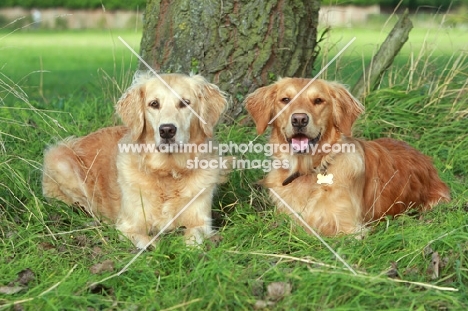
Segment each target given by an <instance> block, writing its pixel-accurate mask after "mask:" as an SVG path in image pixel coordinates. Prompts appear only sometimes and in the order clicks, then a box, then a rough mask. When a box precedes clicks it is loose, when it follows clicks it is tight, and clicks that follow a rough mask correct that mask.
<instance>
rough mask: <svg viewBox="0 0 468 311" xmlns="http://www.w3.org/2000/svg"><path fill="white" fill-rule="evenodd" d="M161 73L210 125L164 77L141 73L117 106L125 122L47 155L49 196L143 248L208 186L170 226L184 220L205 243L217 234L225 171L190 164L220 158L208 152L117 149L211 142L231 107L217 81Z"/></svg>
mask: <svg viewBox="0 0 468 311" xmlns="http://www.w3.org/2000/svg"><path fill="white" fill-rule="evenodd" d="M161 77H162V78H163V79H164V81H166V83H167V84H169V85H170V86H171V88H172V89H174V90H175V91H176V92H177V93H178V94H180V96H181V97H182V99H184V100H185V101H186V103H188V104H189V105H190V107H191V108H192V109H193V110H194V111H195V112H196V113H197V114H198V115H199V116H200V117H202V118H203V120H205V121H206V124H204V123H203V122H201V121H200V120H199V119H198V117H197V116H196V115H195V114H194V113H193V112H191V111H190V110H189V108H188V107H187V106H186V105H185V104H184V103H182V102H181V101H180V100H179V99H178V98H177V97H176V96H175V95H174V94H173V93H172V92H171V91H170V90H169V88H167V87H166V86H165V85H164V84H163V83H162V82H161V81H160V80H159V79H157V78H156V77H154V76H152V75H150V74H148V73H139V74H137V75H135V78H134V81H133V84H132V86H131V87H130V88H129V89H128V90H127V91H126V92H125V93H124V94H123V95H122V97H121V98H120V100H119V101H118V103H117V105H116V110H117V113H118V114H119V115H120V117H121V119H122V121H123V122H124V124H125V126H116V127H109V128H104V129H101V130H99V131H97V132H94V133H91V134H89V135H87V136H85V137H82V138H68V139H66V140H64V141H62V142H60V143H59V144H58V145H56V146H53V147H50V148H48V149H47V150H46V151H45V154H44V173H43V193H44V195H45V196H46V197H52V198H57V199H60V200H62V201H64V202H65V203H67V204H70V205H71V204H75V205H78V206H80V207H82V208H84V209H85V210H86V211H87V212H88V213H90V214H92V215H96V216H101V217H103V218H106V219H109V220H110V221H113V222H115V223H116V226H117V229H119V230H120V231H121V232H122V233H123V234H124V235H125V236H127V237H128V238H129V239H130V240H131V241H132V242H133V243H134V244H135V245H136V246H137V247H139V248H143V247H144V246H145V245H147V243H149V241H150V240H151V238H150V236H149V234H150V233H152V232H157V231H158V230H160V229H161V228H162V227H163V226H165V225H166V224H168V222H169V221H170V220H171V219H172V218H173V217H174V216H175V215H176V214H177V213H178V212H179V211H180V210H181V209H182V208H183V207H184V206H185V205H187V204H188V203H189V201H190V200H191V199H192V198H194V197H195V196H196V195H197V194H198V193H199V191H201V189H202V188H206V189H205V190H204V191H203V192H202V194H201V195H200V196H199V197H198V198H197V199H196V200H195V201H194V202H192V203H191V204H190V206H189V207H188V209H187V210H186V211H185V212H184V213H182V214H181V216H180V217H178V218H177V219H176V221H175V223H173V224H172V225H171V226H170V227H169V229H173V228H175V227H179V226H184V227H185V228H186V232H185V236H186V238H187V242H188V243H200V242H201V241H202V238H203V237H204V236H206V235H209V234H210V233H211V203H212V196H213V192H214V190H215V187H216V184H218V183H220V182H222V181H223V172H222V171H221V170H219V169H206V170H202V169H189V168H187V160H189V159H194V158H195V157H198V158H199V159H207V158H210V159H211V158H213V157H214V155H211V154H208V153H196V152H195V151H194V152H191V153H167V152H166V153H162V152H158V151H155V152H119V148H118V145H119V144H124V143H134V144H149V145H151V144H154V146H156V147H158V148H162V146H163V145H165V146H168V144H171V143H172V144H173V143H190V144H201V143H205V142H206V141H207V139H208V138H210V137H211V136H212V135H213V127H214V125H215V124H216V122H217V121H218V119H219V117H220V115H221V113H222V111H223V110H224V109H225V106H226V98H225V96H224V95H223V93H222V92H220V91H219V89H218V87H216V86H215V85H213V84H210V83H208V82H207V81H206V80H205V79H204V78H203V77H201V76H192V77H189V76H185V75H180V74H166V75H161ZM171 131H173V132H171ZM174 132H175V134H174ZM172 135H173V136H172ZM158 150H160V149H158Z"/></svg>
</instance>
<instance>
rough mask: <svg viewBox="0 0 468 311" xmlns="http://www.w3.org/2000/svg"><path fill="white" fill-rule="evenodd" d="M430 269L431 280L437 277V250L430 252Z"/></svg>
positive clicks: (438, 260) (438, 269) (438, 263)
mask: <svg viewBox="0 0 468 311" xmlns="http://www.w3.org/2000/svg"><path fill="white" fill-rule="evenodd" d="M430 271H432V276H431V278H432V279H433V280H434V279H438V278H439V271H440V256H439V253H438V252H434V253H432V256H431V266H430Z"/></svg>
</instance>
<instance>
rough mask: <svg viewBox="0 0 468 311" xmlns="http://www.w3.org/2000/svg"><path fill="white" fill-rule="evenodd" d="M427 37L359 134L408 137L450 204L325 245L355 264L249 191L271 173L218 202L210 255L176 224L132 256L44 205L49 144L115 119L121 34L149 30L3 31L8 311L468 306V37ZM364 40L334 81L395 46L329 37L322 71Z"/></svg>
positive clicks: (124, 245) (240, 177)
mask: <svg viewBox="0 0 468 311" xmlns="http://www.w3.org/2000/svg"><path fill="white" fill-rule="evenodd" d="M426 34H427V31H426V30H424V29H414V30H413V32H412V33H411V37H410V42H408V45H407V46H406V47H405V48H404V50H403V52H402V54H401V55H400V56H399V57H398V58H397V60H396V63H395V66H393V67H392V68H390V69H389V72H388V73H387V74H386V75H385V77H384V79H383V82H382V84H381V86H380V87H379V89H378V90H376V91H374V92H372V93H371V94H369V96H368V97H367V98H366V100H365V106H366V110H367V112H366V114H365V115H364V116H363V117H361V119H360V120H359V122H358V124H357V126H356V135H357V136H362V137H366V138H376V137H383V136H388V137H395V138H400V139H403V140H406V141H408V142H409V143H410V144H412V145H413V146H415V147H417V148H418V149H420V150H421V151H422V152H424V153H425V154H427V155H429V156H431V157H432V158H433V159H434V163H435V165H436V166H437V168H438V170H439V172H440V174H441V176H442V179H443V180H444V181H446V182H447V183H448V185H449V186H450V188H451V191H452V198H453V199H452V202H451V203H449V204H445V205H440V206H438V207H437V208H435V209H434V210H432V211H430V212H427V213H425V214H422V215H404V216H401V217H398V218H397V219H395V220H388V221H383V222H381V223H379V224H375V225H373V226H372V227H371V230H370V233H369V235H368V236H367V237H366V238H365V239H364V240H357V239H355V238H354V237H350V236H340V237H335V238H326V239H325V241H326V242H327V243H328V244H329V245H330V246H331V247H332V248H333V249H334V250H335V251H336V252H337V253H338V254H339V255H340V256H341V257H342V258H343V259H344V260H345V261H346V262H347V263H348V264H349V265H350V267H351V269H349V268H346V267H345V266H344V265H343V264H342V263H341V262H340V261H338V260H337V258H336V257H335V256H334V255H333V254H332V253H331V252H330V251H329V250H328V249H327V248H326V247H325V246H324V245H323V244H322V243H321V242H320V241H318V240H317V239H316V238H314V237H313V236H310V235H308V234H306V233H305V232H304V231H303V230H301V229H297V228H295V227H293V225H292V223H291V221H290V219H288V218H287V217H281V216H278V215H276V214H274V213H273V210H272V207H271V204H270V203H269V201H268V199H267V192H266V191H264V190H261V189H258V188H257V187H255V186H254V183H255V182H256V181H257V180H258V179H259V178H261V176H262V174H263V173H262V171H261V170H245V171H235V172H233V173H232V174H231V176H230V180H229V182H228V183H226V184H224V185H223V186H221V187H220V189H219V191H218V193H217V195H216V198H215V201H214V207H213V208H214V212H215V213H214V214H215V223H216V226H217V227H218V230H219V236H220V239H219V241H208V242H207V243H206V245H204V246H203V247H202V248H201V249H191V248H186V247H185V245H184V242H183V237H182V235H181V234H180V232H179V231H177V232H174V233H168V234H165V236H164V237H163V238H162V239H161V242H160V244H159V245H158V247H157V248H156V249H155V250H152V251H146V252H144V253H142V254H137V253H136V252H135V249H134V248H133V246H132V245H131V244H130V243H129V242H128V241H123V240H120V239H119V237H118V233H117V232H116V230H115V229H114V228H113V227H112V226H109V225H106V224H98V223H94V222H92V221H91V219H89V218H87V217H86V216H84V215H82V214H80V213H76V212H74V211H72V209H71V208H70V207H68V206H66V205H64V204H62V203H60V202H54V201H50V202H49V201H46V200H45V199H44V198H43V197H42V194H41V163H42V151H43V149H44V147H45V146H46V145H48V144H50V143H53V142H54V141H56V140H57V139H59V138H63V137H67V136H69V135H83V134H86V133H89V132H90V131H93V130H96V129H98V128H100V127H103V126H108V125H113V124H116V123H118V122H119V121H118V120H117V119H116V118H115V116H114V110H113V105H114V102H115V99H116V98H117V97H118V96H119V95H120V93H121V92H122V90H123V89H124V88H125V86H127V85H128V83H129V80H130V78H131V74H132V72H133V71H134V70H135V69H136V66H137V62H136V60H135V58H134V57H132V55H131V53H130V52H129V51H128V50H127V49H126V48H125V47H124V46H123V45H122V44H121V43H120V41H119V40H118V39H117V37H118V36H121V37H122V38H123V39H125V40H126V41H127V42H129V44H130V45H131V46H132V47H134V48H135V49H136V50H138V45H139V40H140V35H139V34H138V33H135V32H128V31H127V32H118V31H113V32H108V31H107V32H97V31H96V32H90V31H87V32H73V31H67V32H57V33H55V32H34V33H32V32H15V33H12V34H9V33H2V34H0V49H1V52H0V53H1V54H0V82H2V84H0V99H2V101H0V122H1V123H0V124H1V127H0V287H2V286H3V287H4V288H6V289H7V290H10V292H9V293H8V292H6V293H3V294H1V293H0V309H7V310H17V309H22V308H24V309H26V310H86V309H87V310H101V309H103V310H109V309H112V310H146V309H149V310H252V309H253V308H254V306H257V307H259V306H261V304H262V303H263V304H266V305H267V307H266V308H267V309H275V310H323V309H337V310H465V309H467V308H468V287H467V286H468V205H467V202H468V191H467V189H466V184H467V177H468V152H467V150H468V136H467V131H466V129H467V128H468V99H467V97H468V93H467V91H468V88H467V78H468V77H467V72H468V70H467V68H468V62H467V59H466V56H467V51H466V42H468V35H467V34H466V31H465V32H463V31H461V30H456V29H455V30H448V29H434V30H432V31H429V33H428V35H427V37H426ZM354 36H356V37H357V40H356V42H355V43H354V44H353V45H352V46H351V48H350V49H349V50H347V51H346V52H345V53H344V54H343V56H342V57H340V59H339V60H338V62H337V63H336V64H333V65H332V66H330V68H329V70H328V71H327V72H326V73H325V75H324V77H326V78H328V79H337V80H340V81H342V82H344V83H349V84H352V83H353V82H354V81H355V79H357V77H358V75H359V74H360V73H361V72H362V62H363V61H364V62H365V61H368V60H369V59H370V55H371V54H372V52H373V50H374V49H375V45H376V44H377V43H379V42H381V41H382V40H383V39H384V37H385V35H384V33H381V31H380V30H371V29H360V28H353V29H334V30H333V31H332V32H331V35H330V38H329V39H327V40H326V41H324V43H323V44H324V49H323V53H322V54H321V57H319V59H320V60H319V61H318V65H319V64H322V63H326V62H327V60H329V59H331V58H332V57H333V56H334V55H335V54H336V52H337V50H338V49H339V47H340V46H344V45H345V44H346V43H347V42H349V40H350V39H351V38H352V37H354ZM421 51H422V52H421ZM217 136H218V139H219V140H220V141H234V142H248V141H250V140H252V139H253V138H254V137H255V136H256V135H255V130H254V128H253V127H245V126H241V125H239V124H235V125H234V126H232V127H227V126H225V125H222V124H221V125H220V126H219V128H218V133H217ZM259 141H265V138H264V137H261V138H259ZM249 156H252V155H249ZM434 260H436V261H437V260H438V262H439V263H436V264H433V262H434ZM434 267H436V268H438V269H439V273H438V275H435V273H434V271H433V270H434ZM121 271H122V273H121ZM275 288H276V292H279V294H276V295H275V294H274V293H273V292H274V291H275ZM13 292H15V293H13ZM14 304H15V305H14Z"/></svg>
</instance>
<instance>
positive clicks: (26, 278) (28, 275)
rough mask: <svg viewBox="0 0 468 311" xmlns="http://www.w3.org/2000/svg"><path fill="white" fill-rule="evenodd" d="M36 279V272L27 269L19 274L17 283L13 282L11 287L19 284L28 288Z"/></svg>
mask: <svg viewBox="0 0 468 311" xmlns="http://www.w3.org/2000/svg"><path fill="white" fill-rule="evenodd" d="M34 278H35V274H34V272H33V271H32V270H31V269H29V268H27V269H24V270H22V271H20V272H19V273H18V278H17V279H16V280H15V281H13V282H11V283H10V284H9V285H13V284H14V283H19V284H20V285H24V286H26V285H28V284H29V282H31V281H32V280H34Z"/></svg>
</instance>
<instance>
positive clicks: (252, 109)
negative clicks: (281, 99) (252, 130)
mask: <svg viewBox="0 0 468 311" xmlns="http://www.w3.org/2000/svg"><path fill="white" fill-rule="evenodd" d="M275 95H276V85H275V84H272V85H268V86H264V87H261V88H259V89H257V90H255V92H253V93H252V94H249V95H248V96H247V98H246V99H245V101H244V103H245V108H246V109H247V111H248V112H249V113H250V115H251V116H252V118H253V119H254V121H255V125H256V126H257V134H258V135H261V134H263V132H265V130H266V128H267V127H268V122H270V120H271V119H272V117H273V116H272V113H273V105H274V100H275Z"/></svg>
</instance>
